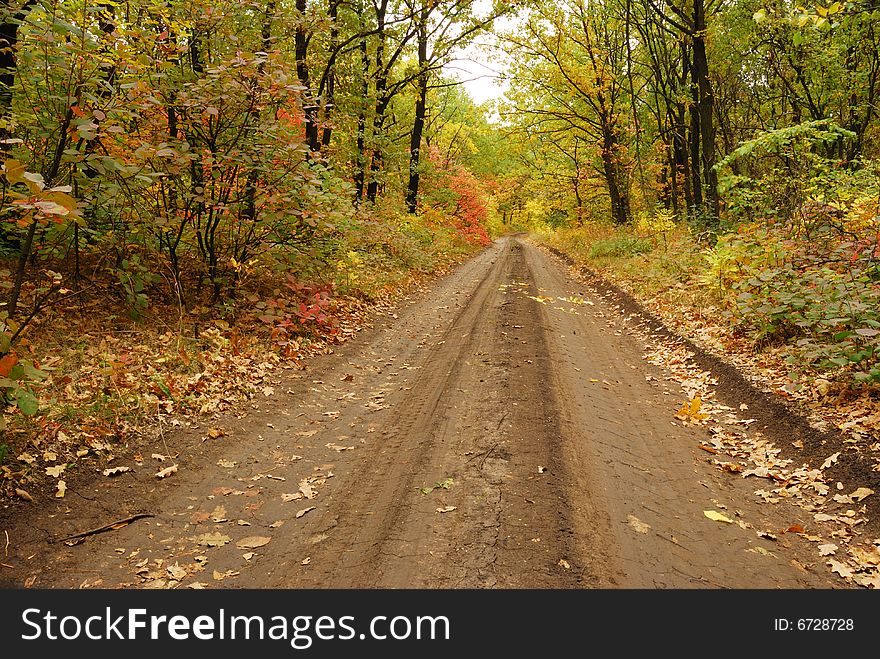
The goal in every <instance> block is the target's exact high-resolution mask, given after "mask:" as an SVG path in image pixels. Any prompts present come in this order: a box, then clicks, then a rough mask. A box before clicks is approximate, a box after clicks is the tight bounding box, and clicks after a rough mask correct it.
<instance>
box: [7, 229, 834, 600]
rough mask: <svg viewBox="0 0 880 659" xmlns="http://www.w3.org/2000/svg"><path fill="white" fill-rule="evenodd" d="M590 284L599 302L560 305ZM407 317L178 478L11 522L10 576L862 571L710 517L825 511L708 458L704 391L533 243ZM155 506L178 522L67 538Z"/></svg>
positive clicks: (230, 578) (322, 367) (458, 579)
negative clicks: (662, 365)
mask: <svg viewBox="0 0 880 659" xmlns="http://www.w3.org/2000/svg"><path fill="white" fill-rule="evenodd" d="M574 295H577V296H580V298H581V300H582V302H583V303H581V304H571V305H570V304H561V305H560V303H559V299H560V298H570V297H571V296H574ZM581 300H579V301H581ZM394 316H395V317H387V318H385V319H384V320H383V323H382V326H380V327H377V328H376V329H375V330H374V331H371V332H366V333H364V334H363V335H361V336H358V337H356V338H355V339H353V340H352V341H350V342H349V343H347V344H346V345H344V346H342V347H341V348H340V349H339V350H338V351H337V354H335V355H333V356H330V357H327V358H321V359H318V360H316V361H313V362H312V363H311V364H310V366H309V368H308V370H307V371H305V372H300V373H299V374H297V375H295V376H290V377H289V378H288V379H287V380H286V381H284V382H283V383H280V386H276V391H277V392H278V393H276V394H275V396H274V397H272V398H269V399H266V400H265V402H264V403H262V404H261V405H258V406H255V408H254V409H249V410H241V411H239V413H238V415H230V416H228V417H225V418H223V419H220V420H217V421H212V425H218V424H222V425H223V428H224V430H225V431H226V436H225V437H223V438H222V439H220V440H213V441H212V442H210V443H203V442H201V441H200V439H199V438H198V435H199V432H201V429H192V430H181V431H178V432H176V433H175V434H171V433H166V435H165V442H166V444H168V445H170V446H171V448H172V449H173V448H175V447H179V448H181V452H183V450H182V449H183V448H185V447H189V448H197V449H198V451H197V452H194V453H192V457H191V458H189V459H183V460H182V461H181V468H180V471H179V472H178V473H177V474H175V475H174V476H172V477H170V478H169V479H167V481H163V482H155V480H154V479H153V480H151V479H150V475H151V474H147V475H144V476H140V477H139V476H138V474H134V475H132V477H131V478H130V479H129V480H123V479H122V478H120V479H115V480H113V481H112V484H109V483H107V482H104V481H101V480H100V477H98V478H99V480H97V481H96V484H95V485H94V487H93V489H92V491H90V492H89V493H85V494H82V495H81V496H80V498H79V499H77V498H76V497H70V496H69V497H68V499H70V500H69V501H68V500H65V501H63V502H57V503H56V502H53V503H52V504H51V505H49V506H47V507H44V508H45V509H46V513H45V515H42V516H39V515H32V516H31V517H29V518H25V517H23V516H17V515H19V513H21V512H22V509H17V510H15V511H12V512H7V513H5V514H4V517H3V518H0V527H2V528H11V529H12V533H10V535H11V536H12V539H13V543H12V545H11V546H10V549H9V552H10V553H9V555H8V557H7V559H6V562H7V563H10V564H11V565H12V566H13V567H12V568H7V569H5V570H4V571H3V572H0V579H3V580H4V581H3V582H2V583H3V584H4V585H12V586H16V585H21V584H22V583H23V582H24V581H25V580H26V579H31V580H32V583H33V584H34V586H36V587H51V588H56V587H74V588H75V587H103V588H108V587H120V586H123V587H155V588H167V587H187V586H191V585H193V584H198V585H200V586H203V587H225V588H243V587H248V588H328V587H339V588H373V587H381V588H583V587H599V588H617V587H623V588H830V587H842V586H843V585H845V584H842V582H840V580H835V579H834V578H833V575H830V574H829V573H827V572H826V569H825V568H824V567H823V566H822V565H821V564H818V565H816V559H817V557H816V556H815V554H814V553H813V551H812V550H811V549H810V548H809V547H808V546H807V543H806V541H804V540H802V539H801V538H799V537H797V536H792V535H790V534H789V535H788V536H786V537H785V538H783V539H781V540H779V541H777V542H771V541H770V540H768V539H764V538H761V537H759V536H757V535H756V533H755V531H754V530H751V531H750V530H746V529H743V528H741V527H740V526H738V525H736V524H720V523H718V522H714V521H711V520H709V519H707V518H706V517H705V516H704V515H703V511H704V510H707V509H721V510H722V511H724V512H725V513H726V514H729V515H731V516H734V515H735V516H737V517H738V518H739V519H743V520H747V521H748V522H749V523H750V524H752V525H753V526H754V527H755V528H756V529H773V530H778V529H782V528H787V527H788V526H790V525H792V524H795V523H799V522H801V523H803V521H804V519H805V518H807V517H808V515H807V514H806V513H805V512H804V511H803V510H799V509H796V508H793V507H789V506H787V505H786V504H785V503H784V502H783V503H781V504H778V505H775V506H768V505H767V504H763V503H761V502H759V501H758V500H757V499H756V497H755V496H754V495H753V492H752V491H753V489H754V487H753V486H752V484H751V483H749V482H748V481H747V480H746V479H742V478H737V477H735V476H731V475H728V474H723V473H721V472H720V471H719V470H718V469H716V468H715V467H713V466H712V465H710V464H708V463H707V460H706V455H705V453H704V452H702V451H699V450H698V449H697V444H698V442H699V439H700V438H701V437H703V436H704V435H705V430H703V429H701V428H697V427H682V426H681V425H674V424H672V423H671V421H672V419H673V414H674V412H675V410H676V409H677V404H680V401H681V400H682V397H683V394H682V391H681V390H680V388H677V386H676V385H675V384H673V383H671V382H669V381H668V380H666V379H665V374H664V373H663V372H662V371H661V370H660V369H659V368H658V367H656V366H653V365H651V364H649V363H647V362H646V361H645V360H644V359H642V353H643V351H644V346H642V345H640V344H639V342H638V340H637V339H636V338H634V337H632V336H631V335H630V334H628V333H627V332H626V331H625V328H624V326H623V324H622V320H621V318H620V316H619V314H617V313H616V312H615V311H614V310H613V309H612V308H611V307H609V306H607V305H606V304H605V303H604V302H603V300H602V299H601V298H598V297H596V296H594V295H593V294H592V293H591V292H590V291H589V290H586V289H585V288H584V287H583V285H582V284H579V283H577V282H574V281H572V280H571V279H570V278H569V277H568V275H567V274H566V272H565V269H564V268H563V267H561V265H560V263H559V262H558V261H557V260H556V259H551V258H549V257H548V256H546V255H545V254H544V253H543V252H542V251H540V250H538V249H537V248H535V247H533V246H531V245H530V244H528V243H527V242H525V241H524V240H523V239H522V238H521V237H517V236H512V237H505V238H502V239H500V240H498V241H497V242H496V243H495V244H494V245H493V246H492V247H491V248H489V249H488V250H486V251H485V252H483V253H482V254H480V255H479V256H477V257H475V258H474V259H472V260H470V261H469V262H467V263H466V264H463V265H462V266H461V267H460V268H458V269H457V270H456V272H455V273H453V274H452V275H450V276H449V277H447V278H445V279H443V280H441V281H439V282H437V283H436V284H435V285H434V286H433V287H432V288H431V290H430V292H429V293H428V294H426V295H421V296H418V297H416V298H414V299H412V300H410V301H409V303H408V304H407V305H403V306H401V308H400V309H399V310H398V311H397V313H396V314H394ZM738 402H739V401H731V402H730V403H731V404H738ZM145 452H148V451H145ZM143 471H144V472H146V471H147V470H146V469H144V470H143ZM125 477H126V478H127V475H126V476H125ZM139 511H145V512H149V513H150V514H152V515H155V516H154V517H152V518H144V519H140V520H137V521H135V522H132V523H131V524H129V525H127V526H125V527H123V528H120V529H118V530H114V531H111V532H107V533H102V534H99V535H94V536H91V537H89V538H87V539H86V540H85V541H83V542H81V543H80V544H77V545H75V546H67V545H65V544H63V543H60V542H57V540H58V539H59V538H63V537H65V536H66V535H70V534H72V533H76V532H78V531H81V530H83V528H86V527H89V526H90V523H89V520H92V521H98V520H103V521H105V522H106V521H107V520H112V519H120V518H123V517H125V516H126V515H129V514H131V513H132V512H139ZM99 524H100V522H99ZM99 524H94V525H92V526H97V525H99ZM255 538H256V539H255ZM28 557H30V558H28Z"/></svg>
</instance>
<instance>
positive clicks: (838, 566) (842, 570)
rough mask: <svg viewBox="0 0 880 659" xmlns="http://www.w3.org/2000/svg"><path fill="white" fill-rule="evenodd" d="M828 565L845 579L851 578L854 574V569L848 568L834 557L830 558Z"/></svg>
mask: <svg viewBox="0 0 880 659" xmlns="http://www.w3.org/2000/svg"><path fill="white" fill-rule="evenodd" d="M826 565H828V566H830V567H831V571H832V572H836V573H837V574H839V575H840V576H841V577H843V578H844V579H849V578H851V577H852V575H853V571H852V570H851V569H850V568H848V567H847V566H846V565H844V564H843V563H840V562H839V561H835V560H834V559H831V560H829V561H828V563H826Z"/></svg>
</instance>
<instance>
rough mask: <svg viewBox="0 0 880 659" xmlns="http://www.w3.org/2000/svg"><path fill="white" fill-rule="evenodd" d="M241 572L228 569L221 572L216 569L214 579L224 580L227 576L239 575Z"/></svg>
mask: <svg viewBox="0 0 880 659" xmlns="http://www.w3.org/2000/svg"><path fill="white" fill-rule="evenodd" d="M239 574H241V572H238V571H235V570H226V572H219V571H217V570H214V575H213V576H214V581H223V580H224V579H226V578H227V577H237V576H238V575H239Z"/></svg>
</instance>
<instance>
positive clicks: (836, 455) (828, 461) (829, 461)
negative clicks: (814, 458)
mask: <svg viewBox="0 0 880 659" xmlns="http://www.w3.org/2000/svg"><path fill="white" fill-rule="evenodd" d="M839 457H840V451H838V452H837V453H834V454H832V455H829V456H828V457H827V458H826V459H825V462H823V463H822V466H821V467H820V469H828V467H830V466H831V465H833V464H834V463H835V462H837V458H839Z"/></svg>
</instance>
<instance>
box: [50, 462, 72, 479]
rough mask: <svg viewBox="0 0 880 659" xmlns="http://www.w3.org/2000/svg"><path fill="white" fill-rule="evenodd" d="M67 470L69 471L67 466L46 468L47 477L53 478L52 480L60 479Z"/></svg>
mask: <svg viewBox="0 0 880 659" xmlns="http://www.w3.org/2000/svg"><path fill="white" fill-rule="evenodd" d="M65 469H67V465H66V464H63V465H56V466H54V467H46V475H47V476H51V477H52V478H58V477H59V476H61V473H62V472H63V471H64V470H65Z"/></svg>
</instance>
